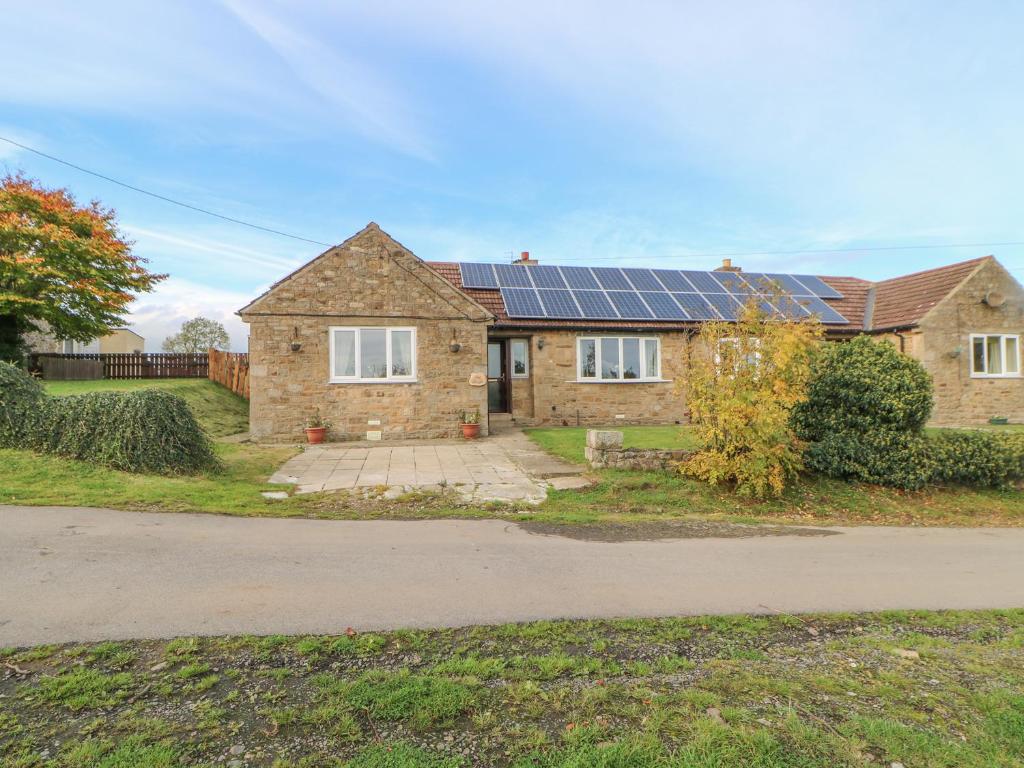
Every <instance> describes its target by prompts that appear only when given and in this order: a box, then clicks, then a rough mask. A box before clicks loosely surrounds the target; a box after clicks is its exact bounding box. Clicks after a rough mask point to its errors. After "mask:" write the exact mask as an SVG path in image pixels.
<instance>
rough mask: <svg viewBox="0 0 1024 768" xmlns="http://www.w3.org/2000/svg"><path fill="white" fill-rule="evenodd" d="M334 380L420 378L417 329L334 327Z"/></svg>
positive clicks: (331, 371) (377, 382)
mask: <svg viewBox="0 0 1024 768" xmlns="http://www.w3.org/2000/svg"><path fill="white" fill-rule="evenodd" d="M330 365H331V370H330V379H329V380H330V381H331V382H332V383H358V382H369V383H374V384H387V383H392V382H393V383H399V382H408V381H415V380H416V329H415V328H351V327H348V328H342V327H333V328H331V329H330Z"/></svg>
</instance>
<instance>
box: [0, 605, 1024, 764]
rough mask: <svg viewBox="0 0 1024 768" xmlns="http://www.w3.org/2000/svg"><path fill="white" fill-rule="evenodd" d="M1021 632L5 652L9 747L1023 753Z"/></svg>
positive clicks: (652, 624) (815, 631)
mask: <svg viewBox="0 0 1024 768" xmlns="http://www.w3.org/2000/svg"><path fill="white" fill-rule="evenodd" d="M1022 648H1024V611H1019V610H1017V611H1001V612H938V613H929V612H913V613H908V612H890V613H884V614H869V615H833V616H802V617H791V616H776V617H770V618H763V617H750V616H733V617H703V618H701V617H697V618H682V619H659V620H622V621H575V622H539V623H532V624H519V625H502V626H491V627H473V628H465V629H457V630H436V631H420V630H416V631H399V632H391V633H374V634H361V633H358V632H356V631H354V630H350V631H349V632H348V633H346V634H344V635H340V636H332V637H322V636H307V637H283V636H271V637H262V638H257V637H228V638H205V639H204V638H181V639H176V640H170V641H164V640H147V641H129V642H106V643H98V644H87V645H70V646H63V647H53V646H47V647H39V648H31V649H22V650H13V649H9V650H7V651H0V763H2V764H3V765H4V766H7V767H8V768H86V767H89V768H93V767H94V766H95V767H97V768H184V767H185V766H215V765H218V766H223V765H229V766H231V765H236V764H238V765H245V766H263V767H266V768H270V767H271V766H273V767H274V768H299V767H300V766H308V767H309V768H312V767H313V766H339V767H340V766H349V768H475V767H476V766H514V767H515V768H527V767H528V766H534V767H538V768H540V767H543V768H590V767H591V766H604V767H605V768H657V767H658V766H661V767H663V768H733V766H736V767H737V768H738V767H739V766H743V767H744V768H844V767H848V768H869V767H870V768H877V766H890V765H892V764H895V763H901V764H903V765H905V766H908V768H913V767H914V766H929V768H1010V767H1011V766H1021V765H1022V764H1024V654H1022ZM231 761H237V762H231Z"/></svg>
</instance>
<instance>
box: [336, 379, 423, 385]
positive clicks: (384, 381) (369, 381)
mask: <svg viewBox="0 0 1024 768" xmlns="http://www.w3.org/2000/svg"><path fill="white" fill-rule="evenodd" d="M327 383H328V384H372V385H373V386H377V385H378V384H419V379H328V380H327Z"/></svg>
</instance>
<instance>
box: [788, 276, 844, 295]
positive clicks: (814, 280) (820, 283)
mask: <svg viewBox="0 0 1024 768" xmlns="http://www.w3.org/2000/svg"><path fill="white" fill-rule="evenodd" d="M792 277H794V278H796V279H797V280H799V281H800V282H801V283H803V284H804V285H806V286H807V288H808V289H809V290H810V292H811V293H812V294H813V295H815V296H817V297H818V298H821V299H841V298H843V294H841V293H840V292H839V291H837V290H836V289H835V288H833V287H832V286H831V285H829V284H828V283H826V282H825V281H824V280H822V279H821V278H820V277H815V276H814V275H792ZM793 293H803V291H793Z"/></svg>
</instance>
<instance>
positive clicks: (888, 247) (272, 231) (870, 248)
mask: <svg viewBox="0 0 1024 768" xmlns="http://www.w3.org/2000/svg"><path fill="white" fill-rule="evenodd" d="M0 141H5V142H7V143H8V144H11V145H13V146H15V147H18V148H20V149H24V150H25V151H26V152H31V153H33V154H35V155H39V156H40V157H44V158H46V159H47V160H52V161H53V162H55V163H60V164H61V165H66V166H67V167H68V168H73V169H75V170H76V171H80V172H82V173H87V174H89V175H90V176H95V177H96V178H98V179H103V180H104V181H109V182H110V183H111V184H116V185H118V186H119V187H124V188H125V189H130V190H132V191H133V192H138V193H139V194H142V195H147V196H149V197H152V198H155V199H157V200H162V201H164V202H165V203H170V204H171V205H177V206H179V207H181V208H186V209H188V210H190V211H195V212H196V213H202V214H205V215H206V216H213V217H214V218H217V219H221V220H222V221H229V222H231V223H232V224H239V225H240V226H243V227H249V228H250V229H258V230H260V231H261V232H268V233H270V234H272V235H279V236H280V237H287V238H291V239H292V240H298V241H300V242H303V243H312V244H313V245H322V246H324V247H328V248H329V247H331V245H332V244H331V243H325V242H323V241H321V240H314V239H313V238H310V237H302V236H301V235H295V234H292V233H290V232H282V231H281V230H279V229H273V228H272V227H264V226H263V225H262V224H253V223H252V222H251V221H243V220H242V219H236V218H234V217H232V216H225V215H224V214H221V213H217V212H215V211H210V210H207V209H206V208H200V207H199V206H197V205H192V204H191V203H185V202H182V201H181V200H175V199H173V198H170V197H167V196H166V195H161V194H159V193H157V192H151V191H149V190H148V189H143V188H142V187H136V186H135V185H133V184H128V183H126V182H124V181H120V180H118V179H115V178H112V177H110V176H107V175H105V174H102V173H98V172H96V171H92V170H89V169H88V168H83V167H82V166H80V165H76V164H75V163H72V162H69V161H68V160H64V159H62V158H59V157H55V156H54V155H50V154H47V153H46V152H41V151H40V150H38V149H35V148H33V147H30V146H28V145H26V144H22V143H21V142H18V141H15V140H14V139H9V138H7V137H6V136H0ZM1017 245H1024V240H1008V241H1002V242H982V243H929V244H926V245H875V246H864V247H859V248H854V247H851V248H804V249H797V250H788V251H732V252H729V253H686V254H678V255H675V256H671V255H670V256H664V257H660V258H677V259H678V258H684V259H722V258H726V259H728V258H740V257H749V256H796V255H808V254H816V253H821V254H825V253H871V252H880V251H913V250H927V249H936V248H995V247H1006V246H1017ZM556 258H557V257H556ZM637 258H651V257H649V256H643V255H635V256H624V255H623V256H590V257H587V258H586V261H621V260H623V259H637Z"/></svg>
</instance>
